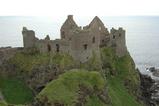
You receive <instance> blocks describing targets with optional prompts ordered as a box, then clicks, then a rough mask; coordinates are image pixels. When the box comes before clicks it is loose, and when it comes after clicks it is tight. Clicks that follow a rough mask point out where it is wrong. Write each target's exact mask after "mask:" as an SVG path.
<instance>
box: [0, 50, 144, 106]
mask: <svg viewBox="0 0 159 106" xmlns="http://www.w3.org/2000/svg"><path fill="white" fill-rule="evenodd" d="M72 69H73V70H72ZM70 70H71V71H70ZM0 72H1V73H2V74H3V76H9V78H10V77H15V76H16V77H17V79H20V80H24V82H25V84H26V85H27V86H28V87H30V88H31V89H32V90H33V92H34V95H35V97H36V98H37V99H36V100H35V101H30V104H29V105H31V106H40V105H41V106H66V105H69V106H140V105H142V103H141V102H140V100H139V99H138V96H139V93H140V92H139V85H140V79H139V74H138V72H137V70H136V69H135V65H134V62H133V60H132V58H131V56H130V55H129V54H128V53H127V55H125V56H123V57H120V58H119V57H118V56H116V54H115V51H114V49H113V48H111V47H110V48H101V59H99V58H97V57H96V56H95V55H94V56H93V57H92V58H91V59H90V60H89V61H88V62H86V63H85V64H79V63H77V62H76V61H74V60H73V59H72V57H70V56H69V55H67V54H60V53H59V54H49V53H48V54H47V53H44V54H41V53H39V52H38V51H36V50H33V51H32V52H30V51H25V50H22V51H20V52H18V53H16V54H15V55H14V56H13V57H11V58H10V59H9V60H7V61H5V62H4V63H3V66H1V70H0ZM2 74H1V75H2ZM17 92H18V91H17ZM15 98H16V97H15ZM4 99H5V97H4ZM25 104H26V103H25Z"/></svg>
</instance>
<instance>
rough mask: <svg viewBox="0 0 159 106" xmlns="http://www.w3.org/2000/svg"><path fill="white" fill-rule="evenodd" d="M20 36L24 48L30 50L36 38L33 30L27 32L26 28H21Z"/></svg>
mask: <svg viewBox="0 0 159 106" xmlns="http://www.w3.org/2000/svg"><path fill="white" fill-rule="evenodd" d="M22 35H23V45H24V48H30V47H33V46H34V45H35V41H36V38H35V32H34V31H33V30H28V29H27V28H26V27H23V30H22Z"/></svg>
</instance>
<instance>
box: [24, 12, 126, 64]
mask: <svg viewBox="0 0 159 106" xmlns="http://www.w3.org/2000/svg"><path fill="white" fill-rule="evenodd" d="M22 34H23V42H24V48H30V47H37V48H38V49H39V50H40V51H41V52H55V53H58V52H62V53H68V54H70V55H71V56H72V57H73V58H74V59H75V60H77V61H80V62H86V61H88V60H89V59H90V58H91V57H92V55H93V53H95V54H96V56H97V57H100V48H101V47H103V46H106V47H107V46H112V47H114V48H115V50H116V54H117V56H119V57H121V56H123V55H125V54H126V45H125V30H124V29H123V28H122V27H119V28H118V29H114V28H112V29H111V30H110V32H109V31H108V30H107V28H106V27H105V26H104V24H103V22H102V21H101V20H100V19H99V17H97V16H95V17H94V18H93V20H92V21H91V22H90V24H88V25H86V26H84V27H81V26H78V25H77V24H76V22H75V21H74V19H73V15H68V16H67V19H66V21H65V22H64V24H63V25H62V26H61V29H60V35H61V39H56V40H50V37H49V35H46V37H45V38H44V39H41V40H39V39H38V38H36V37H35V32H34V31H33V30H28V29H27V28H26V27H23V30H22ZM114 45H115V46H114Z"/></svg>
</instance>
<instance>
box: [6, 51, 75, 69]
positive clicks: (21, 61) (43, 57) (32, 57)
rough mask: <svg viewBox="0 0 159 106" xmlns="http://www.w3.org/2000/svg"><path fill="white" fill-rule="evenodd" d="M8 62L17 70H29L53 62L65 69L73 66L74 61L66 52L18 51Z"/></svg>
mask: <svg viewBox="0 0 159 106" xmlns="http://www.w3.org/2000/svg"><path fill="white" fill-rule="evenodd" d="M9 63H10V64H14V65H15V66H16V71H18V72H29V71H31V70H32V69H33V68H34V67H35V66H37V65H48V64H50V65H51V64H55V65H58V66H59V68H61V69H65V68H67V67H73V66H74V64H75V62H74V61H73V58H72V57H71V56H69V55H67V54H61V53H60V54H54V53H52V54H49V53H35V54H34V53H33V54H26V53H23V52H18V53H17V54H15V56H14V57H12V58H11V59H10V60H9Z"/></svg>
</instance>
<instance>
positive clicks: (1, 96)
mask: <svg viewBox="0 0 159 106" xmlns="http://www.w3.org/2000/svg"><path fill="white" fill-rule="evenodd" d="M1 100H3V95H2V93H1V91H0V101H1Z"/></svg>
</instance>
